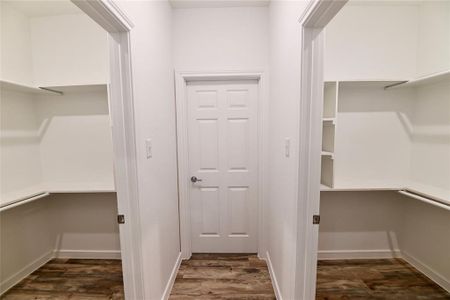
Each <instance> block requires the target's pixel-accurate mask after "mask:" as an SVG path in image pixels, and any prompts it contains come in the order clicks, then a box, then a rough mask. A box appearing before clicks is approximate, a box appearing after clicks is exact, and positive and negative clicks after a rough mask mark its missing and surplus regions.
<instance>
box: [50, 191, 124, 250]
mask: <svg viewBox="0 0 450 300" xmlns="http://www.w3.org/2000/svg"><path fill="white" fill-rule="evenodd" d="M50 201H51V202H50V208H49V209H50V211H51V213H52V217H51V222H52V225H53V226H52V228H53V234H54V236H53V238H54V241H53V243H54V244H53V245H54V249H55V251H56V255H57V256H58V257H72V258H73V257H86V258H120V243H119V225H118V224H117V197H116V194H115V193H98V194H89V193H74V194H55V195H52V196H51V197H50Z"/></svg>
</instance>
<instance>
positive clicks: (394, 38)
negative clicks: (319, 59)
mask: <svg viewBox="0 0 450 300" xmlns="http://www.w3.org/2000/svg"><path fill="white" fill-rule="evenodd" d="M355 2H356V1H354V2H349V3H348V4H347V5H346V6H344V8H343V9H342V10H341V11H340V12H339V13H338V15H337V16H336V17H335V18H334V19H333V20H332V21H331V22H330V23H329V24H328V25H327V27H326V30H325V32H326V33H325V37H326V38H325V52H324V60H325V74H324V75H325V80H338V79H339V80H352V79H400V80H401V79H406V80H407V79H410V78H413V77H414V76H415V74H416V59H417V43H418V40H417V39H418V37H417V26H418V24H417V18H418V6H417V5H416V4H414V3H413V2H404V3H403V4H402V5H400V4H398V3H395V2H394V1H392V2H389V1H385V2H382V3H381V2H377V3H373V2H372V3H370V2H366V1H362V2H360V3H358V2H356V3H355Z"/></svg>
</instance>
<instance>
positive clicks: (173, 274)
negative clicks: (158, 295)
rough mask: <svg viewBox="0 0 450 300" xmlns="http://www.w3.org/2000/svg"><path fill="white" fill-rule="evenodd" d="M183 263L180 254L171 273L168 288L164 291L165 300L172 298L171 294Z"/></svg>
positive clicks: (163, 297)
mask: <svg viewBox="0 0 450 300" xmlns="http://www.w3.org/2000/svg"><path fill="white" fill-rule="evenodd" d="M181 261H182V259H181V252H180V254H178V257H177V260H176V262H175V265H174V266H173V269H172V272H171V273H170V277H169V281H168V282H167V285H166V288H165V289H164V293H163V296H162V299H163V300H167V299H169V297H170V293H171V292H172V288H173V285H174V283H175V279H176V278H177V273H178V270H179V269H180V265H181Z"/></svg>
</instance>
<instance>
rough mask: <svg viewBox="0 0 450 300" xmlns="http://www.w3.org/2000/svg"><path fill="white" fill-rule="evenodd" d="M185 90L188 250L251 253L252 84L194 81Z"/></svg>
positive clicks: (254, 213) (254, 203)
mask: <svg viewBox="0 0 450 300" xmlns="http://www.w3.org/2000/svg"><path fill="white" fill-rule="evenodd" d="M187 92H188V99H187V101H188V120H189V122H188V126H189V128H188V132H189V168H190V176H195V177H196V178H197V179H198V181H197V182H192V181H191V192H190V206H191V207H190V210H191V226H192V228H191V235H192V236H191V242H192V252H193V253H205V252H210V253H226V252H228V253H231V252H234V253H256V252H257V248H258V246H257V244H258V241H257V230H258V226H257V225H258V199H257V197H258V195H257V182H258V181H257V161H258V153H257V150H258V147H257V144H258V132H257V131H258V129H257V115H258V114H257V105H258V89H257V82H256V81H240V82H236V81H233V82H213V81H211V82H193V83H189V84H188V86H187ZM194 181H195V180H194Z"/></svg>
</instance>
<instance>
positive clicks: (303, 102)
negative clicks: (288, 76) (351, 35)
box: [294, 0, 347, 300]
mask: <svg viewBox="0 0 450 300" xmlns="http://www.w3.org/2000/svg"><path fill="white" fill-rule="evenodd" d="M346 2H347V0H342V1H341V0H339V1H329V0H312V1H310V3H309V4H308V6H307V9H306V10H305V12H304V13H303V15H302V17H301V19H300V26H301V33H302V36H301V51H302V53H301V82H300V86H301V94H300V122H299V123H300V124H299V126H300V127H299V128H300V131H299V162H298V178H299V182H298V205H297V213H296V215H297V241H296V258H297V260H296V266H295V278H294V280H295V284H294V298H295V299H305V300H309V299H311V300H312V299H314V298H315V292H316V273H317V246H318V237H319V230H318V226H317V225H313V215H317V214H319V203H320V172H321V170H320V165H321V147H322V105H323V103H322V94H323V68H322V67H323V53H322V52H323V42H322V39H323V37H322V34H321V32H322V30H323V28H324V27H325V26H326V25H327V24H328V22H329V21H330V20H331V19H332V18H333V17H334V16H335V15H336V14H337V13H338V12H339V10H340V9H341V8H342V7H343V6H344V5H345V3H346Z"/></svg>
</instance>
